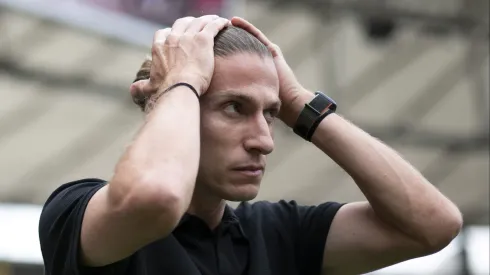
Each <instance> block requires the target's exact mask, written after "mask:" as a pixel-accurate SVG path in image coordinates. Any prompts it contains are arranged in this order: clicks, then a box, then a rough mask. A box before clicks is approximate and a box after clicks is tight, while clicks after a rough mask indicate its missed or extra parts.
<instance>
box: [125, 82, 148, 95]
mask: <svg viewBox="0 0 490 275" xmlns="http://www.w3.org/2000/svg"><path fill="white" fill-rule="evenodd" d="M149 86H150V80H149V79H143V80H138V81H136V82H134V83H133V84H131V86H130V87H129V91H130V93H131V96H132V97H133V98H141V97H145V96H149V95H147V91H148V90H149Z"/></svg>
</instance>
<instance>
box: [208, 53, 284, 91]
mask: <svg viewBox="0 0 490 275" xmlns="http://www.w3.org/2000/svg"><path fill="white" fill-rule="evenodd" d="M226 91H234V92H235V93H240V94H244V95H247V96H252V97H267V98H269V99H271V100H272V99H278V95H279V79H278V77H277V72H276V68H275V65H274V61H273V60H272V58H270V57H261V56H259V55H257V54H250V53H240V54H235V55H232V56H227V57H217V58H216V59H215V68H214V74H213V79H212V81H211V85H210V87H209V90H208V92H207V93H206V95H208V94H209V96H211V97H212V96H214V95H218V94H222V93H226Z"/></svg>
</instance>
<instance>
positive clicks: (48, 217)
mask: <svg viewBox="0 0 490 275" xmlns="http://www.w3.org/2000/svg"><path fill="white" fill-rule="evenodd" d="M105 184H106V181H104V180H101V179H96V178H87V179H81V180H77V181H72V182H68V183H65V184H63V185H61V186H59V187H58V188H56V190H54V191H53V193H51V195H50V196H49V197H48V199H47V200H46V202H45V203H44V206H43V209H42V212H41V217H40V220H39V231H40V233H43V231H44V230H48V229H49V228H52V226H53V223H54V222H55V221H56V222H60V221H61V220H60V219H61V218H63V219H69V218H73V214H75V212H76V213H83V211H84V209H81V208H84V207H85V206H86V204H88V201H89V200H90V198H91V197H92V196H93V194H95V193H96V192H97V191H98V190H99V189H100V188H102V187H103V186H104V185H105ZM42 235H43V234H41V237H42Z"/></svg>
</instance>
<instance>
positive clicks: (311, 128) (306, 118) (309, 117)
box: [293, 92, 337, 141]
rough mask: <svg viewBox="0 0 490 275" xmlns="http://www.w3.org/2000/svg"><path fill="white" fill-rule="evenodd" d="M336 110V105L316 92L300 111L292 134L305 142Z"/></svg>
mask: <svg viewBox="0 0 490 275" xmlns="http://www.w3.org/2000/svg"><path fill="white" fill-rule="evenodd" d="M336 110H337V103H335V101H334V100H333V99H331V98H330V97H328V96H327V95H325V94H324V93H322V92H316V93H315V97H314V98H313V100H311V101H310V102H309V103H307V104H305V107H304V108H303V110H302V111H301V113H300V114H299V116H298V119H297V120H296V123H295V125H294V127H293V131H294V133H296V134H297V135H298V136H300V137H302V138H303V139H305V140H307V141H311V137H312V136H313V133H314V132H315V130H316V128H317V127H318V125H319V124H320V122H321V121H322V120H323V119H324V118H325V117H327V116H328V115H329V114H331V113H335V111H336Z"/></svg>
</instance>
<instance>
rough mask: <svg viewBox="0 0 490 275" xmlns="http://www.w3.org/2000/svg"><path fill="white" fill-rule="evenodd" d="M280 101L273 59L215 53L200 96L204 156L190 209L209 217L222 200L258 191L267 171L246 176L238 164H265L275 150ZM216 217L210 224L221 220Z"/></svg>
mask: <svg viewBox="0 0 490 275" xmlns="http://www.w3.org/2000/svg"><path fill="white" fill-rule="evenodd" d="M280 104H281V103H280V100H279V80H278V77H277V72H276V69H275V66H274V62H273V60H272V58H270V57H260V56H258V55H257V54H254V53H239V54H235V55H232V56H228V57H225V58H216V63H215V71H214V74H213V78H212V82H211V85H210V87H209V89H208V91H207V92H206V94H205V95H204V96H203V97H202V99H201V159H200V163H199V172H198V175H197V180H196V192H195V195H194V197H193V200H192V202H191V206H190V210H189V212H192V213H194V214H196V215H198V216H203V215H205V216H209V214H206V213H207V212H213V211H215V209H216V208H222V206H223V204H224V201H223V199H225V200H230V201H247V200H251V199H253V198H255V197H256V196H257V193H258V192H259V187H260V182H261V179H262V176H263V173H264V172H265V170H264V171H258V175H257V176H247V175H245V174H244V173H243V172H240V171H237V170H236V168H237V167H240V166H244V165H259V166H264V167H265V165H266V156H267V155H268V154H269V153H271V152H272V150H273V149H274V141H273V138H272V123H273V121H274V119H275V117H276V116H277V114H278V113H279V109H280ZM224 133H226V134H224ZM202 201H204V202H205V203H204V202H202ZM196 204H197V205H198V206H199V207H195V206H194V205H196ZM198 209H200V210H198ZM198 211H199V212H198ZM221 211H222V209H220V210H219V211H217V212H218V213H219V212H221ZM216 217H217V219H214V220H215V221H213V222H211V223H210V225H211V226H215V224H217V223H218V222H219V215H216Z"/></svg>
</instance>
